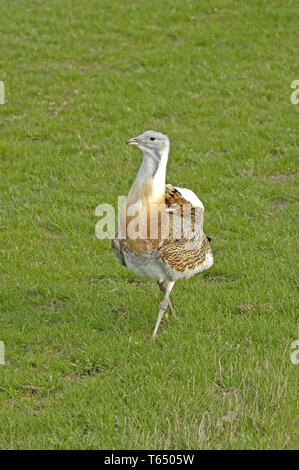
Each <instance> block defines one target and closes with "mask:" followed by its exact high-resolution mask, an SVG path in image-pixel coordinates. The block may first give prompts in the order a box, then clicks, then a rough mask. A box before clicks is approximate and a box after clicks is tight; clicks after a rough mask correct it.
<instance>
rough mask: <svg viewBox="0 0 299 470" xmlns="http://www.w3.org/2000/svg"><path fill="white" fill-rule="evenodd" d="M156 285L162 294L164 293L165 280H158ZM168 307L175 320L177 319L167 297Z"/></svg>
mask: <svg viewBox="0 0 299 470" xmlns="http://www.w3.org/2000/svg"><path fill="white" fill-rule="evenodd" d="M158 286H159V289H160V290H161V291H162V292H163V294H165V291H166V282H165V281H164V282H159V281H158ZM168 307H169V310H170V311H171V313H172V315H173V316H174V318H175V319H176V320H178V317H177V316H176V314H175V312H174V308H173V306H172V303H171V301H170V299H168Z"/></svg>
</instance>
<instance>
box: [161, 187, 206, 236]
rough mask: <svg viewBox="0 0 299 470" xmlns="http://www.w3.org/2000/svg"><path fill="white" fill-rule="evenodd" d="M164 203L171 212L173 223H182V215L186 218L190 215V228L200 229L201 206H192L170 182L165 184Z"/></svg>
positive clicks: (201, 223)
mask: <svg viewBox="0 0 299 470" xmlns="http://www.w3.org/2000/svg"><path fill="white" fill-rule="evenodd" d="M165 204H166V206H167V207H168V210H169V212H170V213H172V214H173V216H174V219H173V223H174V224H178V223H180V225H181V224H182V220H180V221H179V219H182V215H183V214H184V216H186V217H187V218H188V215H189V216H190V224H191V225H190V228H191V230H192V231H194V230H195V229H197V228H200V229H202V225H203V210H202V208H201V207H194V206H192V204H191V203H190V202H189V201H187V200H186V199H185V198H184V197H183V196H182V195H181V193H180V192H179V191H178V190H177V189H176V188H175V187H174V186H172V185H171V184H166V185H165Z"/></svg>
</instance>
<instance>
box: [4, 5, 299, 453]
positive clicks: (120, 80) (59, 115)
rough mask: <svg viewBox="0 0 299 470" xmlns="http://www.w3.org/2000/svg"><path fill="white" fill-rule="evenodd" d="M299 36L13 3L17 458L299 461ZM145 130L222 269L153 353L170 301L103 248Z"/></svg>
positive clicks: (191, 10)
mask: <svg viewBox="0 0 299 470" xmlns="http://www.w3.org/2000/svg"><path fill="white" fill-rule="evenodd" d="M298 18H299V5H298V2H297V1H296V0H289V1H285V0H272V1H268V0H267V1H266V0H264V1H262V0H254V1H251V2H241V1H237V0H227V1H224V0H215V1H213V2H210V1H208V0H205V1H195V0H186V1H182V0H181V1H180V0H152V1H145V0H123V1H120V0H118V1H114V2H112V1H109V0H102V1H101V2H99V1H97V0H82V1H75V0H65V1H64V2H61V1H59V0H51V1H45V0H35V1H33V0H18V1H16V0H4V1H3V2H1V33H0V34H1V56H0V80H2V81H3V82H4V84H5V93H6V96H5V98H6V102H5V104H4V105H0V120H1V136H0V156H1V221H0V226H1V268H0V269H1V282H0V289H1V293H0V294H1V315H0V340H1V341H3V342H4V344H5V362H6V363H5V365H1V366H0V406H1V410H0V434H1V437H0V448H2V449H37V448H40V449H75V448H77V449H86V448H88V449H111V448H118V449H130V448H131V449H132V448H137V449H145V448H148V449H154V448H165V449H236V448H251V449H257V448H258V449H270V448H271V449H276V448H288V449H292V448H296V447H298V445H299V432H298V430H299V426H298V424H299V423H298V372H299V365H294V364H292V362H291V360H290V352H291V350H290V345H291V343H292V341H294V340H296V339H299V330H298V325H299V321H298V303H299V302H298V292H296V290H295V289H296V271H297V267H298V254H297V253H298V243H297V240H298V221H299V215H298V177H297V175H298V173H297V171H298V142H299V137H298V119H299V104H298V105H294V104H292V103H291V101H290V94H291V92H292V89H291V88H290V85H291V83H292V81H293V80H296V79H299V70H298ZM147 129H154V130H158V131H162V132H164V133H167V134H168V135H169V137H170V140H171V144H172V146H171V154H170V158H169V164H168V177H167V181H168V182H170V183H172V184H175V185H177V186H182V187H189V188H191V189H193V190H194V191H195V192H196V193H197V194H198V195H199V197H200V198H201V199H202V200H203V202H204V204H205V208H206V217H205V231H206V233H207V234H208V235H209V236H211V237H212V238H213V242H212V247H213V251H214V255H215V264H214V266H213V267H212V269H211V270H210V271H208V272H206V273H205V274H204V275H198V276H196V277H194V278H193V279H191V280H189V281H184V282H181V283H177V284H176V286H175V288H174V290H173V292H172V300H173V303H174V305H175V308H176V311H177V313H178V314H179V316H180V321H179V322H175V321H174V320H173V319H172V318H171V317H170V316H169V317H168V320H169V321H165V322H163V324H162V325H161V327H160V330H159V332H158V336H157V340H156V342H155V343H149V342H148V338H149V337H150V334H151V333H152V330H153V327H154V324H155V321H156V316H157V309H158V304H159V301H160V299H161V293H160V291H159V290H158V288H157V286H156V284H155V282H153V281H149V280H144V279H138V278H136V277H135V276H133V275H132V274H130V273H129V272H128V271H127V270H126V269H125V268H123V267H122V266H120V265H119V264H117V262H116V260H115V259H114V257H113V255H112V252H111V250H110V241H109V240H104V241H100V240H98V239H96V237H95V224H96V222H97V220H98V219H97V217H95V209H96V207H97V206H98V204H100V203H103V202H105V203H110V204H113V205H114V207H116V206H117V196H118V195H125V194H127V192H128V189H129V187H130V185H131V184H132V182H133V179H134V177H135V175H136V172H137V170H138V167H139V165H140V162H141V154H140V153H139V152H138V151H137V150H134V149H131V148H127V147H126V146H125V141H126V140H127V139H128V138H129V137H133V136H135V135H138V134H140V133H142V132H143V131H145V130H147ZM297 274H298V271H297ZM297 279H298V278H297Z"/></svg>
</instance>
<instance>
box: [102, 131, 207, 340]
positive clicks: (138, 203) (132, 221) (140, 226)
mask: <svg viewBox="0 0 299 470" xmlns="http://www.w3.org/2000/svg"><path fill="white" fill-rule="evenodd" d="M126 143H127V144H128V145H130V146H136V147H137V148H138V149H139V150H141V152H142V154H143V159H142V163H141V166H140V169H139V171H138V174H137V176H136V178H135V180H134V182H133V184H132V186H131V189H130V191H129V193H128V195H127V198H126V200H125V203H124V206H123V207H122V210H121V213H120V217H119V226H118V231H117V232H116V233H115V235H114V237H113V239H112V242H111V244H112V251H113V253H114V255H115V257H116V259H117V260H118V261H119V263H120V264H122V265H124V266H126V267H127V268H128V269H129V270H130V271H131V272H132V273H133V274H135V275H138V276H142V277H146V278H150V279H153V280H155V281H157V283H158V286H159V288H160V290H161V291H162V293H163V299H162V301H161V303H160V305H159V311H158V317H157V320H156V324H155V327H154V330H153V333H152V336H151V338H150V339H151V340H154V339H155V337H156V334H157V331H158V328H159V325H160V323H161V320H162V318H163V315H164V313H165V311H166V309H167V308H168V307H169V309H170V312H171V314H172V315H173V317H174V318H175V319H177V316H176V313H175V311H174V308H173V305H172V303H171V300H170V293H171V291H172V289H173V286H174V284H175V282H176V281H178V280H181V279H189V278H190V277H192V276H194V275H195V274H197V273H199V272H202V271H204V270H206V269H209V268H210V267H211V266H212V265H213V262H214V260H213V253H212V250H211V247H210V241H211V239H210V238H209V237H207V236H206V235H205V234H204V232H203V218H204V211H205V210H204V205H203V203H202V202H201V200H200V199H199V198H198V197H197V196H196V194H195V193H194V192H193V191H191V190H190V189H187V188H181V187H175V186H173V185H171V184H166V168H167V161H168V155H169V150H170V141H169V138H168V136H167V135H164V134H162V133H161V132H156V131H152V130H150V131H146V132H144V133H143V134H141V135H139V136H137V137H134V138H131V139H129V140H128V141H127V142H126Z"/></svg>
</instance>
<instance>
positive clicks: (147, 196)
mask: <svg viewBox="0 0 299 470" xmlns="http://www.w3.org/2000/svg"><path fill="white" fill-rule="evenodd" d="M168 152H169V149H165V150H164V151H163V152H162V154H160V155H159V156H158V155H155V154H152V153H149V152H148V151H143V160H142V164H141V166H140V169H139V171H138V174H137V176H136V179H135V181H134V183H133V185H132V187H131V190H130V192H129V195H128V199H130V200H131V201H132V202H133V200H134V202H136V201H138V200H147V201H148V202H150V201H154V200H155V199H159V198H161V197H163V195H164V194H165V179H166V165H167V160H168Z"/></svg>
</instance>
